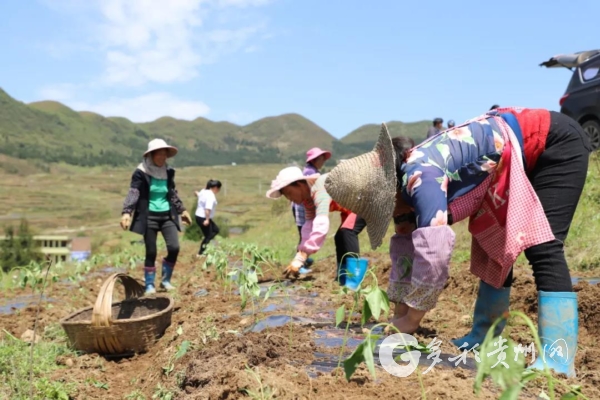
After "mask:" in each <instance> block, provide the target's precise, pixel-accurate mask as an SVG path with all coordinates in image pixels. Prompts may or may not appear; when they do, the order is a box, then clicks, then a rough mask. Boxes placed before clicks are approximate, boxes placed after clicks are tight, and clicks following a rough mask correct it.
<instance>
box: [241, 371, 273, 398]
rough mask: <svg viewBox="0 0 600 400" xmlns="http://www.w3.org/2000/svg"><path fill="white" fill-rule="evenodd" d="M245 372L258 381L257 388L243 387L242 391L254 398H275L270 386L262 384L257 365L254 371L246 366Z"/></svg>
mask: <svg viewBox="0 0 600 400" xmlns="http://www.w3.org/2000/svg"><path fill="white" fill-rule="evenodd" d="M246 372H247V373H248V374H249V375H250V376H251V377H252V378H254V379H255V380H256V382H257V383H258V390H257V391H254V390H250V389H243V391H244V393H246V394H247V395H248V396H250V398H252V399H254V400H270V399H274V398H275V397H274V393H273V391H272V390H271V388H270V387H269V386H265V385H264V384H263V382H262V379H261V377H260V372H259V371H258V367H257V368H256V371H254V370H252V369H250V368H248V366H246Z"/></svg>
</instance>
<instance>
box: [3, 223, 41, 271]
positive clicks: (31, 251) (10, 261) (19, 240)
mask: <svg viewBox="0 0 600 400" xmlns="http://www.w3.org/2000/svg"><path fill="white" fill-rule="evenodd" d="M4 233H5V236H6V238H5V240H4V241H2V243H1V245H0V266H1V267H2V270H3V271H5V272H6V271H10V270H11V269H13V268H15V267H24V266H27V265H29V263H31V262H32V261H35V262H40V261H42V260H43V255H42V253H41V252H40V251H39V249H38V247H37V245H36V244H35V241H34V240H33V233H32V231H31V228H30V226H29V223H28V222H27V220H26V219H24V218H23V219H21V223H20V224H19V229H18V231H17V232H15V228H14V227H12V226H9V227H7V228H5V230H4Z"/></svg>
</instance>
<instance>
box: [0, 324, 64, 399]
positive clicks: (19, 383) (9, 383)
mask: <svg viewBox="0 0 600 400" xmlns="http://www.w3.org/2000/svg"><path fill="white" fill-rule="evenodd" d="M51 335H52V332H49V334H48V335H44V336H45V338H46V339H51V338H52V336H51ZM31 349H32V347H31V346H30V344H29V343H25V342H23V341H21V340H19V339H17V338H15V337H14V336H12V335H11V334H10V333H8V332H7V331H3V335H2V338H1V339H0V371H4V372H3V373H1V374H0V387H2V388H3V390H5V391H6V394H7V395H8V396H9V397H8V398H10V399H15V400H20V399H34V400H35V399H58V400H63V399H65V400H67V399H69V398H70V397H69V396H70V394H71V393H72V392H73V390H74V384H72V383H65V382H61V381H51V380H49V379H48V378H47V376H48V374H49V373H51V372H52V371H54V370H56V369H59V368H60V367H59V366H58V365H57V364H56V358H57V357H60V356H70V357H75V353H73V352H72V351H71V350H69V349H68V348H67V346H66V345H65V344H60V343H55V342H52V341H41V342H40V343H38V344H37V345H36V346H35V347H34V348H33V351H34V358H35V363H33V364H32V365H31V369H30V363H29V354H28V353H29V351H30V350H31ZM30 374H31V375H30ZM32 388H33V389H35V393H33V394H32V393H31V392H30V390H32Z"/></svg>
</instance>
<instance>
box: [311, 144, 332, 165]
mask: <svg viewBox="0 0 600 400" xmlns="http://www.w3.org/2000/svg"><path fill="white" fill-rule="evenodd" d="M321 155H325V160H326V161H327V160H329V159H330V158H331V152H330V151H327V150H321V149H320V148H318V147H313V148H312V149H310V150H309V151H307V152H306V162H311V161H312V160H314V159H315V158H317V157H319V156H321Z"/></svg>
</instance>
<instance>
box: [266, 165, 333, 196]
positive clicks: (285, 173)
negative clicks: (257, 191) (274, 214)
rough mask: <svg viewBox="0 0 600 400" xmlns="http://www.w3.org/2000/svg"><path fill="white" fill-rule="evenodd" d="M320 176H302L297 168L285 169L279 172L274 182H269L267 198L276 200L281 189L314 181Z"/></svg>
mask: <svg viewBox="0 0 600 400" xmlns="http://www.w3.org/2000/svg"><path fill="white" fill-rule="evenodd" d="M319 176H321V174H312V175H304V174H303V173H302V170H301V169H300V168H298V167H287V168H284V169H282V170H281V171H279V173H278V174H277V177H276V178H275V180H273V181H271V189H269V190H268V191H267V197H268V198H270V199H278V198H280V197H281V189H283V188H284V187H286V186H288V185H290V184H292V183H294V182H298V181H302V180H307V181H311V180H312V181H314V180H316V179H317V178H318V177H319Z"/></svg>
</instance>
